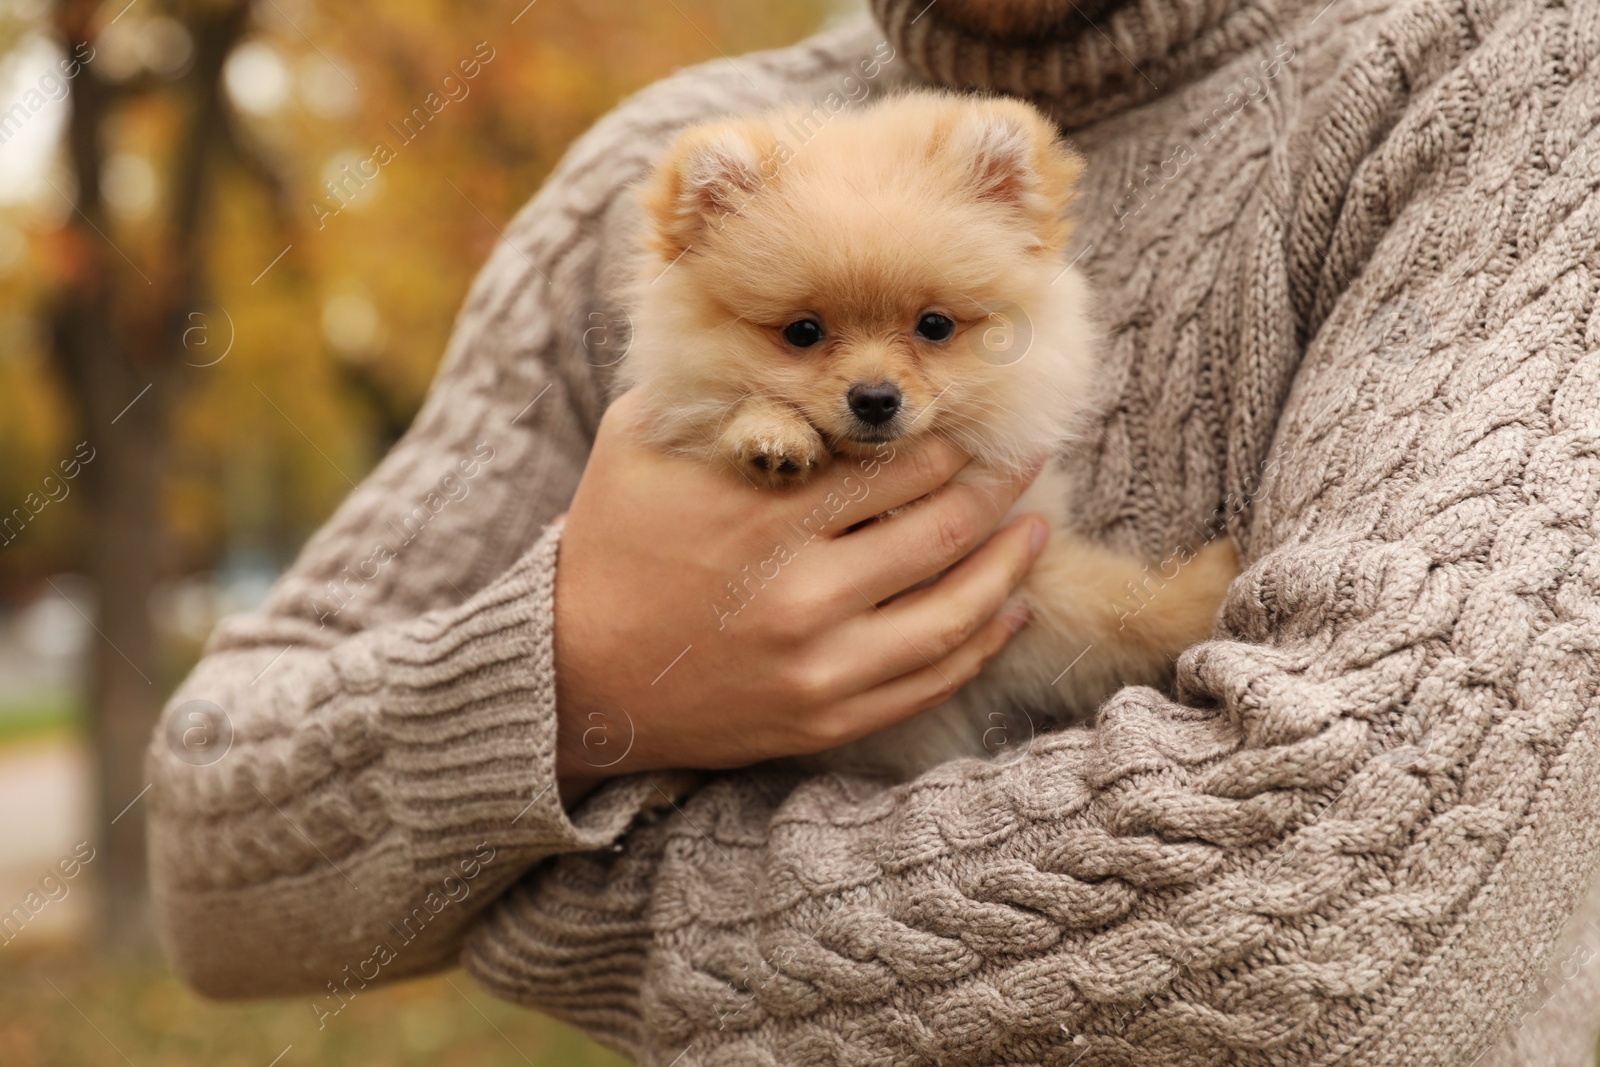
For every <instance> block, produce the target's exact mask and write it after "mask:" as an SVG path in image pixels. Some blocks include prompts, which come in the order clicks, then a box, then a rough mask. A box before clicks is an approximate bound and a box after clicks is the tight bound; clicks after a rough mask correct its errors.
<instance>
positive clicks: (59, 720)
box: [0, 696, 83, 746]
mask: <svg viewBox="0 0 1600 1067" xmlns="http://www.w3.org/2000/svg"><path fill="white" fill-rule="evenodd" d="M82 722H83V714H82V711H81V709H80V708H79V707H78V703H77V701H76V700H73V699H72V698H71V697H68V696H61V697H56V698H49V697H41V698H39V699H37V700H32V701H29V702H28V703H26V704H3V703H0V746H3V745H7V744H10V743H11V742H13V741H32V740H34V739H35V738H37V737H42V736H45V735H47V734H55V733H66V732H68V731H70V730H75V729H79V728H80V727H81V726H82Z"/></svg>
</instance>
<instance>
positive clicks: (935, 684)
mask: <svg viewBox="0 0 1600 1067" xmlns="http://www.w3.org/2000/svg"><path fill="white" fill-rule="evenodd" d="M1027 622H1028V614H1027V610H1026V609H1025V608H1024V607H1023V606H1022V604H1020V603H1016V604H1010V605H1007V606H1006V608H1005V609H1004V610H1002V611H1001V612H1000V613H999V614H997V615H995V617H994V618H992V619H990V620H989V621H988V622H986V623H984V624H983V625H982V626H981V627H979V628H978V632H977V633H975V634H973V635H972V636H971V637H970V638H968V639H967V641H966V642H965V643H964V644H962V645H961V646H960V647H959V648H957V649H956V650H955V651H954V652H951V653H950V654H949V655H948V656H945V657H944V658H943V659H941V660H938V661H936V662H934V663H928V664H924V665H923V666H922V667H921V668H920V669H918V670H914V671H911V672H910V673H908V674H902V675H900V676H899V677H898V678H894V679H891V680H890V681H887V682H884V683H883V684H882V685H879V686H876V687H874V688H872V689H869V690H867V691H866V692H865V693H862V694H860V695H859V696H856V697H852V698H851V699H849V700H846V701H844V702H843V703H841V704H840V705H839V706H838V707H836V708H834V709H832V710H831V711H829V712H828V714H827V721H826V723H825V724H824V728H823V734H822V738H823V740H825V741H826V745H825V746H824V747H828V748H832V747H834V746H836V745H844V744H848V743H850V742H851V741H856V740H859V739H860V738H863V737H866V736H867V735H868V734H875V733H877V732H878V731H879V730H885V729H888V728H889V727H891V726H895V725H897V724H899V723H902V722H905V721H906V720H907V719H909V718H911V717H912V716H913V715H917V714H919V713H921V712H924V711H927V710H928V709H929V708H934V707H937V706H939V705H940V704H943V703H944V702H945V701H946V700H949V699H950V698H951V697H952V696H954V695H955V693H956V690H958V689H960V688H961V687H962V686H964V685H966V684H967V683H968V682H970V681H972V680H973V679H974V678H976V677H977V676H978V672H980V671H982V670H983V668H984V665H985V664H987V663H988V662H989V661H990V660H992V659H994V658H995V657H996V656H998V655H999V654H1000V652H1001V651H1002V650H1003V649H1004V648H1005V647H1006V644H1007V642H1009V641H1010V640H1011V639H1012V638H1013V637H1015V636H1016V635H1017V632H1018V631H1019V630H1021V629H1022V628H1023V627H1024V626H1026V625H1027Z"/></svg>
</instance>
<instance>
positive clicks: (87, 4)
mask: <svg viewBox="0 0 1600 1067" xmlns="http://www.w3.org/2000/svg"><path fill="white" fill-rule="evenodd" d="M98 7H99V5H98V3H96V2H94V0H65V2H63V3H61V4H59V5H58V7H57V9H56V26H57V29H58V31H59V32H60V34H61V36H62V38H63V40H64V42H65V44H66V47H67V48H68V50H69V52H70V51H72V50H73V49H75V48H76V46H78V45H79V44H80V43H84V42H90V43H92V37H93V29H94V22H93V20H94V19H95V17H96V13H97V9H98ZM248 13H249V0H235V2H233V3H231V4H228V5H226V6H223V7H214V6H197V7H195V8H194V9H192V10H183V11H180V12H179V14H180V17H182V16H183V15H189V16H190V17H188V18H187V19H186V21H185V25H186V28H187V29H188V30H189V32H190V33H191V35H192V37H193V40H194V48H195V53H194V64H193V66H192V67H191V68H190V70H189V72H188V73H187V74H186V75H184V76H183V78H182V79H181V80H180V81H178V82H174V83H171V84H170V85H161V86H156V87H151V86H148V85H136V84H125V85H120V86H115V85H109V84H107V83H105V82H102V81H101V80H100V79H99V78H98V77H97V76H96V74H95V72H94V70H93V69H92V66H91V67H90V68H88V69H85V70H84V71H83V72H82V73H80V74H79V75H78V77H76V78H75V79H74V80H73V82H72V115H71V118H70V119H69V120H68V125H67V151H68V157H69V159H70V161H71V164H72V169H73V172H74V174H75V176H76V178H77V197H76V201H75V204H74V212H73V214H72V216H71V217H70V219H69V221H68V223H67V226H66V234H65V240H66V241H67V242H68V244H69V248H70V251H71V253H72V254H71V255H70V256H69V257H68V261H69V262H71V263H72V264H74V267H73V273H72V275H71V277H70V278H69V280H68V284H67V285H66V287H65V288H64V290H63V292H62V293H61V294H60V295H59V297H58V301H57V304H56V311H55V315H54V333H53V342H54V343H53V350H54V351H53V354H54V357H55V361H56V365H57V367H58V368H59V370H60V372H61V374H62V377H63V379H64V380H65V381H66V383H67V386H68V392H69V394H70V396H71V399H72V403H73V407H74V411H75V415H76V417H77V422H78V425H79V427H80V429H79V433H80V435H81V436H80V437H79V438H78V439H79V440H87V441H88V443H89V445H90V446H91V447H93V448H94V450H95V454H94V458H93V460H92V461H91V462H90V463H89V464H88V465H87V466H86V467H85V468H84V490H85V496H86V498H87V501H88V504H89V508H90V511H91V514H92V522H93V534H92V536H91V537H90V538H89V542H88V544H87V545H85V548H86V550H87V552H88V558H87V559H86V560H85V561H84V566H85V570H86V571H87V573H88V575H89V578H90V579H91V580H92V582H93V583H94V587H95V591H96V594H97V597H98V605H97V611H96V618H95V624H96V629H97V630H98V634H97V636H96V638H95V644H94V647H93V669H92V673H91V679H90V689H89V709H90V715H89V718H90V723H91V728H92V738H93V743H94V750H95V757H96V772H97V778H96V780H97V783H98V789H97V798H96V804H95V808H94V811H95V823H96V841H95V845H96V848H97V850H98V853H97V855H96V857H95V861H94V863H93V864H92V865H91V868H90V869H91V870H92V871H93V872H95V873H96V874H97V875H98V877H99V881H100V885H101V889H102V894H103V895H102V901H103V903H102V912H101V918H102V925H103V930H102V942H103V943H104V944H106V945H108V946H109V947H111V948H113V949H123V950H126V949H133V948H139V947H142V946H145V945H147V944H148V943H149V942H150V933H151V931H150V929H149V925H148V918H147V916H148V909H147V907H146V901H147V899H148V889H147V885H146V874H145V845H144V808H145V803H146V799H147V798H145V796H144V789H145V786H146V784H147V782H146V780H145V777H144V752H145V746H146V745H147V744H149V740H150V732H151V729H152V728H153V727H154V725H155V722H156V718H157V714H158V712H159V709H160V705H161V700H162V697H163V696H164V694H165V689H164V685H163V683H164V679H162V678H161V677H160V670H159V666H158V662H157V661H158V658H159V657H158V651H159V650H158V648H157V644H156V635H155V633H154V632H153V629H152V625H151V617H150V599H151V594H152V592H153V591H154V589H155V586H156V582H157V580H158V578H159V576H160V567H161V565H162V557H163V553H162V545H163V529H162V525H163V524H162V515H161V499H160V498H161V470H162V463H161V459H162V453H163V451H164V449H165V446H166V428H167V418H166V417H167V412H168V410H169V409H170V407H171V405H172V403H173V395H172V394H173V391H174V390H175V389H177V388H180V387H181V385H182V384H183V383H182V382H181V381H180V380H179V379H178V377H177V371H178V370H180V369H181V368H182V367H183V363H182V355H183V347H182V345H183V342H182V337H183V330H184V327H185V326H186V325H187V324H188V323H187V319H186V314H187V312H189V311H192V310H195V309H197V308H199V307H200V306H201V302H202V299H203V296H204V293H203V291H202V280H201V278H202V270H201V264H200V230H201V225H200V224H201V220H202V218H203V212H204V210H205V206H206V201H207V195H206V194H207V193H208V191H209V189H210V186H211V184H212V182H213V179H214V174H213V171H214V169H215V168H214V166H213V165H212V164H213V162H214V160H215V157H216V155H217V154H218V152H219V151H221V150H222V146H223V145H225V144H226V142H227V137H228V131H227V121H228V119H227V114H226V111H225V110H224V106H223V103H222V97H221V91H220V81H221V73H222V65H223V62H224V61H225V60H226V58H227V55H228V53H229V52H230V51H231V50H232V48H233V46H234V44H235V43H236V42H237V41H238V39H239V37H240V35H241V34H242V33H243V30H244V26H245V24H246V20H247V16H248ZM150 91H154V92H162V93H172V94H174V96H175V97H176V100H175V103H176V104H177V106H178V107H179V109H180V112H181V126H180V130H181V133H180V136H179V138H178V143H177V147H176V149H175V152H174V157H173V159H172V161H171V166H170V167H169V168H167V171H166V173H167V178H168V188H169V194H168V197H167V200H168V203H169V204H170V209H169V212H168V219H167V222H166V225H165V226H164V227H163V230H162V233H161V236H160V240H159V241H158V242H157V243H156V245H155V247H156V249H157V253H156V256H155V258H154V259H153V261H150V262H143V263H141V262H137V261H136V260H134V259H131V258H130V257H129V255H128V254H127V251H126V250H125V249H123V248H120V247H118V245H117V243H116V230H115V227H113V226H112V225H111V223H110V220H109V219H108V218H107V217H106V213H105V207H104V202H103V200H102V197H101V195H100V181H99V176H100V172H101V168H102V166H103V165H104V163H105V146H104V144H103V142H102V136H103V131H104V129H105V128H106V123H107V122H108V120H111V119H113V118H114V117H115V114H116V111H117V110H118V107H119V105H120V104H121V103H122V102H124V99H125V98H127V97H129V96H131V95H133V94H135V93H138V92H150Z"/></svg>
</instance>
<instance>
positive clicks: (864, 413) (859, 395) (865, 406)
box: [845, 382, 900, 426]
mask: <svg viewBox="0 0 1600 1067" xmlns="http://www.w3.org/2000/svg"><path fill="white" fill-rule="evenodd" d="M845 399H846V400H848V401H849V402H850V410H851V411H853V412H855V413H856V418H858V419H860V420H861V421H862V422H864V423H866V424H867V425H869V426H881V425H883V424H884V423H886V422H888V421H889V420H890V419H892V418H894V417H895V413H896V412H898V411H899V410H900V387H899V386H898V385H895V384H894V383H893V382H879V383H877V384H876V385H867V384H865V383H863V382H857V383H856V384H855V385H852V386H851V387H850V392H848V393H846V394H845Z"/></svg>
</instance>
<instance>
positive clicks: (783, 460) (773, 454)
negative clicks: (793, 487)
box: [735, 440, 822, 485]
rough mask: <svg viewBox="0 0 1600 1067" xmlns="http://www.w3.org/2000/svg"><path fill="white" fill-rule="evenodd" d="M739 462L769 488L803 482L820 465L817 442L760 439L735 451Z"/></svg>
mask: <svg viewBox="0 0 1600 1067" xmlns="http://www.w3.org/2000/svg"><path fill="white" fill-rule="evenodd" d="M735 452H736V454H737V456H738V458H739V460H740V461H741V462H743V463H744V464H746V465H747V466H748V467H750V468H751V469H752V470H753V472H754V473H755V474H756V476H757V477H759V478H762V479H765V480H766V481H767V482H768V483H769V484H772V485H789V484H793V483H796V482H803V481H805V480H806V479H807V478H809V477H810V476H811V475H812V474H813V473H815V471H816V469H817V467H818V466H819V465H820V463H821V462H822V448H821V443H820V442H817V443H815V444H813V443H812V442H799V441H777V440H760V441H751V442H749V443H747V444H744V445H741V446H740V447H739V448H738V449H736V450H735Z"/></svg>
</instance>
